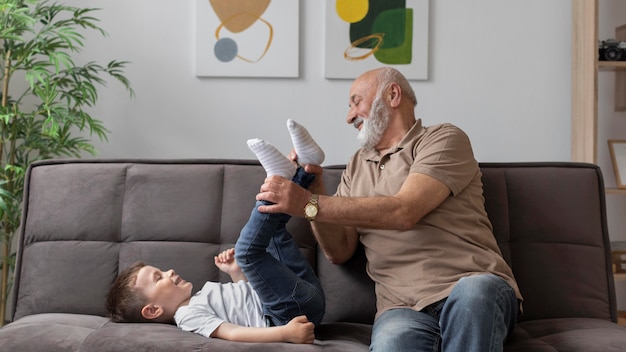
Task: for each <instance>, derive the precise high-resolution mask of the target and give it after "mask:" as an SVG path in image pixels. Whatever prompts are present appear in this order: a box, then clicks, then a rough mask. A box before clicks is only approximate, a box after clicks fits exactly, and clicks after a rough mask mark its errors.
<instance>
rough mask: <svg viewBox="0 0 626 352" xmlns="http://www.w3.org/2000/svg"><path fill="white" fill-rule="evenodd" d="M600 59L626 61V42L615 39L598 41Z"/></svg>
mask: <svg viewBox="0 0 626 352" xmlns="http://www.w3.org/2000/svg"><path fill="white" fill-rule="evenodd" d="M598 55H599V56H598V58H599V60H600V61H626V42H625V41H621V40H615V39H607V40H600V41H598Z"/></svg>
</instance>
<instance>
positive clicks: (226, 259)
mask: <svg viewBox="0 0 626 352" xmlns="http://www.w3.org/2000/svg"><path fill="white" fill-rule="evenodd" d="M213 259H214V260H215V266H217V268H218V269H220V270H221V271H223V272H225V273H226V274H228V275H230V278H231V279H232V280H233V282H237V281H241V280H243V281H248V278H247V277H246V275H245V274H244V273H243V271H241V268H240V267H239V265H237V261H235V248H230V249H227V250H225V251H223V252H221V253H220V254H218V255H216V256H215V257H214V258H213Z"/></svg>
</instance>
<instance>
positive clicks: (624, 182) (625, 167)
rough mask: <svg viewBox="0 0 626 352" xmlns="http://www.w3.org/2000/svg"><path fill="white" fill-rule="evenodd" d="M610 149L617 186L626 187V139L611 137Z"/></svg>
mask: <svg viewBox="0 0 626 352" xmlns="http://www.w3.org/2000/svg"><path fill="white" fill-rule="evenodd" d="M608 142H609V150H610V152H611V161H612V162H613V171H615V182H617V188H620V189H625V188H626V140H617V139H609V141H608Z"/></svg>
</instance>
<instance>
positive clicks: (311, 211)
mask: <svg viewBox="0 0 626 352" xmlns="http://www.w3.org/2000/svg"><path fill="white" fill-rule="evenodd" d="M319 198H320V195H319V194H311V199H309V202H308V203H306V205H305V206H304V218H305V219H307V220H309V221H313V220H315V217H316V216H317V212H318V211H319V210H320V207H319V205H318V204H317V200H318V199H319Z"/></svg>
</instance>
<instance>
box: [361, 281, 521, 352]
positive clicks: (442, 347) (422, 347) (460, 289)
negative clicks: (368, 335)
mask: <svg viewBox="0 0 626 352" xmlns="http://www.w3.org/2000/svg"><path fill="white" fill-rule="evenodd" d="M518 310H519V302H518V301H517V298H516V297H515V292H514V291H513V289H512V288H511V286H509V284H507V283H506V282H505V281H504V280H502V279H501V278H499V277H498V276H496V275H493V274H484V275H473V276H467V277H464V278H462V279H460V280H459V282H458V283H457V284H456V285H455V287H454V289H453V290H452V292H451V293H450V296H448V298H446V299H444V300H441V301H439V302H436V303H434V304H431V305H430V306H428V307H426V308H425V309H423V310H422V311H419V312H418V311H415V310H412V309H408V308H399V309H390V310H388V311H386V312H384V313H383V314H381V315H380V316H379V317H378V319H376V321H375V322H374V327H373V330H372V344H371V345H370V351H394V352H400V351H429V352H433V351H444V352H456V351H459V352H461V351H462V352H495V351H502V350H503V345H504V342H505V340H506V337H507V336H508V334H510V332H511V331H512V330H513V327H514V326H515V321H516V319H517V313H518Z"/></svg>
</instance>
